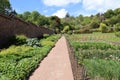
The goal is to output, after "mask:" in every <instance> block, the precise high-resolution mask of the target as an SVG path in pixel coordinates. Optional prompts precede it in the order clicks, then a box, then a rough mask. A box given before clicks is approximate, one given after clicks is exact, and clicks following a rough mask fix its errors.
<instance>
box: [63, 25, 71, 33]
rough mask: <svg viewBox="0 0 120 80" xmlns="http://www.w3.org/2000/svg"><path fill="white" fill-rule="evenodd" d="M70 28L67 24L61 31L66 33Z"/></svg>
mask: <svg viewBox="0 0 120 80" xmlns="http://www.w3.org/2000/svg"><path fill="white" fill-rule="evenodd" d="M69 30H70V27H69V26H65V27H64V29H63V31H62V33H66V32H68V31H69Z"/></svg>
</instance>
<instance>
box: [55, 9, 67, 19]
mask: <svg viewBox="0 0 120 80" xmlns="http://www.w3.org/2000/svg"><path fill="white" fill-rule="evenodd" d="M67 12H68V11H66V10H65V9H60V10H58V11H57V12H55V13H54V14H53V15H54V16H58V17H59V18H64V17H65V16H66V14H67Z"/></svg>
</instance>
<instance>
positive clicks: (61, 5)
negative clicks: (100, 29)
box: [10, 0, 120, 18]
mask: <svg viewBox="0 0 120 80" xmlns="http://www.w3.org/2000/svg"><path fill="white" fill-rule="evenodd" d="M10 3H11V5H12V8H13V9H15V10H16V11H17V13H23V12H25V11H30V12H31V11H35V10H36V11H38V12H40V13H41V14H43V15H45V16H52V15H56V16H58V17H60V18H63V17H64V16H65V14H66V13H67V12H69V14H70V15H72V16H78V15H80V14H82V15H85V16H86V15H91V14H96V13H98V12H100V13H103V12H105V11H106V10H107V9H115V8H118V7H120V0H10Z"/></svg>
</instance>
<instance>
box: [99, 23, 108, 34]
mask: <svg viewBox="0 0 120 80" xmlns="http://www.w3.org/2000/svg"><path fill="white" fill-rule="evenodd" d="M100 30H101V32H103V33H106V32H108V30H109V28H108V26H107V25H106V24H104V23H101V24H100Z"/></svg>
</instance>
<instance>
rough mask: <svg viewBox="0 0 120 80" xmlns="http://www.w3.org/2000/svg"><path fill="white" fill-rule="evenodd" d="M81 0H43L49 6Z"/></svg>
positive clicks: (63, 4) (64, 4)
mask: <svg viewBox="0 0 120 80" xmlns="http://www.w3.org/2000/svg"><path fill="white" fill-rule="evenodd" d="M80 1H81V0H43V3H44V4H45V5H47V6H66V5H68V4H70V3H79V2H80Z"/></svg>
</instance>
